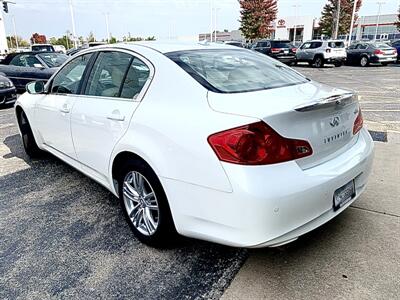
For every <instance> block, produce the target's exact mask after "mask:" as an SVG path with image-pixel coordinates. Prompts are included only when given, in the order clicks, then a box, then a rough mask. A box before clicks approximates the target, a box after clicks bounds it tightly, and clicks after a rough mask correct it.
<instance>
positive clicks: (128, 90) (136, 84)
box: [121, 57, 150, 99]
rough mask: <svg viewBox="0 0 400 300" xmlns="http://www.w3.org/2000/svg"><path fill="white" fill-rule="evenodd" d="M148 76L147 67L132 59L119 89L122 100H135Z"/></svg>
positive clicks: (136, 59)
mask: <svg viewBox="0 0 400 300" xmlns="http://www.w3.org/2000/svg"><path fill="white" fill-rule="evenodd" d="M149 76H150V69H149V67H148V66H147V65H146V64H145V63H144V62H142V61H141V60H140V59H138V58H136V57H135V58H134V59H133V61H132V64H131V65H130V67H129V70H128V73H127V74H126V78H125V81H124V84H123V86H122V89H121V97H122V98H133V99H136V98H137V96H138V95H139V93H140V91H141V90H142V88H143V86H144V85H145V84H146V81H147V79H149Z"/></svg>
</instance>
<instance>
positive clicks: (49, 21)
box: [5, 0, 400, 39]
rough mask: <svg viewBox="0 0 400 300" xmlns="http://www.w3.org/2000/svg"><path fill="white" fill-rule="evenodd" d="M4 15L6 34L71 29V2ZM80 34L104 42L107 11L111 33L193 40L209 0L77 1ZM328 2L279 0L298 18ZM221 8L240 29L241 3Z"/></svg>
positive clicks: (206, 20)
mask: <svg viewBox="0 0 400 300" xmlns="http://www.w3.org/2000/svg"><path fill="white" fill-rule="evenodd" d="M13 1H15V2H17V4H15V5H14V4H9V11H10V12H9V13H8V14H6V15H5V22H6V23H5V25H6V31H7V34H8V35H9V34H13V26H12V22H11V16H12V15H14V16H15V22H16V28H17V33H18V35H20V36H22V37H23V38H25V39H26V38H28V37H30V36H31V35H32V33H34V32H38V33H40V34H45V35H46V36H47V37H48V38H50V37H52V36H61V35H63V34H64V33H65V32H66V31H67V30H70V31H71V30H72V29H71V17H70V12H69V6H68V0H13ZM72 1H73V4H74V11H75V23H76V31H77V35H78V36H79V35H82V36H84V37H87V36H88V34H89V32H90V31H93V32H94V34H95V36H96V38H97V39H102V38H105V36H106V25H105V17H104V13H106V12H108V13H109V20H110V21H109V22H110V32H111V33H112V35H113V36H117V37H122V36H124V35H127V33H128V32H130V33H131V36H150V35H155V36H156V37H157V38H159V39H162V38H166V37H168V36H169V34H171V35H172V36H190V35H197V34H198V33H201V32H209V30H210V0H72ZM326 2H327V0H301V1H300V0H299V1H296V0H278V6H279V12H278V15H279V16H291V15H294V8H293V5H294V4H296V3H298V4H299V5H301V7H300V9H299V15H311V16H315V17H319V16H320V12H321V9H322V7H323V5H324V4H325V3H326ZM385 2H386V4H384V5H383V7H382V13H383V14H386V13H395V12H396V10H397V8H398V6H399V4H400V1H399V0H386V1H385ZM363 3H364V4H363V7H362V9H361V12H360V14H361V15H375V14H377V10H378V5H377V4H376V3H377V0H364V1H363ZM214 5H215V6H216V7H218V8H219V10H218V22H217V24H218V30H222V29H229V30H232V29H237V28H238V27H239V22H238V19H239V4H238V1H237V0H214Z"/></svg>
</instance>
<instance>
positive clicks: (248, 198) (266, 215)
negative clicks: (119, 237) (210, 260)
mask: <svg viewBox="0 0 400 300" xmlns="http://www.w3.org/2000/svg"><path fill="white" fill-rule="evenodd" d="M372 161H373V142H372V139H371V137H370V135H369V133H368V132H367V131H366V129H362V131H361V132H360V135H359V138H358V141H357V143H356V144H355V145H354V146H353V147H352V148H350V149H349V150H348V151H346V152H345V153H343V154H340V155H338V156H337V157H336V158H334V159H332V160H330V161H328V162H326V163H323V164H321V165H319V166H316V167H313V168H310V169H308V170H302V169H301V168H300V167H299V166H298V164H297V163H296V162H293V161H292V162H288V163H282V164H276V165H271V166H259V167H243V166H238V165H233V164H225V163H224V164H223V167H224V169H225V171H226V174H227V176H228V178H229V179H230V182H231V184H232V188H233V192H232V193H226V192H222V191H216V190H212V189H209V188H205V187H201V186H197V185H193V184H188V183H184V182H181V181H177V180H171V179H167V178H162V183H163V185H164V188H165V190H166V193H167V196H168V198H169V200H170V206H171V210H172V215H173V218H174V221H175V225H176V228H177V230H178V232H179V233H181V234H182V235H185V236H189V237H194V238H199V239H204V240H208V241H213V242H217V243H221V244H225V245H229V246H236V247H248V248H257V247H267V246H278V245H281V244H284V243H287V242H290V241H292V240H294V239H296V238H297V237H298V236H300V235H302V234H304V233H306V232H309V231H311V230H313V229H314V228H316V227H318V226H320V225H322V224H324V223H325V222H327V221H329V220H330V219H332V218H334V217H335V216H337V215H338V214H340V213H341V212H342V211H343V210H344V209H346V207H348V206H349V205H350V204H351V203H352V202H353V201H355V200H356V199H357V198H358V197H359V196H360V194H361V193H362V192H363V191H364V189H365V186H366V183H367V179H368V176H369V174H370V171H371V168H372ZM351 180H355V185H356V192H357V194H356V197H355V198H354V199H353V200H352V201H350V202H349V203H347V204H346V205H345V206H344V207H342V208H341V209H339V210H338V211H334V210H333V194H334V192H335V191H336V190H337V189H338V188H339V187H341V186H343V185H345V184H346V183H348V182H349V181H351Z"/></svg>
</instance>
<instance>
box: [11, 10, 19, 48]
mask: <svg viewBox="0 0 400 300" xmlns="http://www.w3.org/2000/svg"><path fill="white" fill-rule="evenodd" d="M12 23H13V27H14V39H15V45H16V46H17V51H18V50H19V45H18V36H17V29H16V27H15V17H14V15H13V16H12Z"/></svg>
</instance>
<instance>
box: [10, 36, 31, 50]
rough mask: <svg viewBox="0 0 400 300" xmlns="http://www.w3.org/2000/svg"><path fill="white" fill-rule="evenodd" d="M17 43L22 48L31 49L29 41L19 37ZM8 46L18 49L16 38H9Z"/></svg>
mask: <svg viewBox="0 0 400 300" xmlns="http://www.w3.org/2000/svg"><path fill="white" fill-rule="evenodd" d="M17 41H18V47H21V48H26V47H29V43H28V42H27V41H25V40H23V39H22V37H20V36H17ZM7 45H8V48H17V43H16V42H15V37H14V36H8V37H7Z"/></svg>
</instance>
